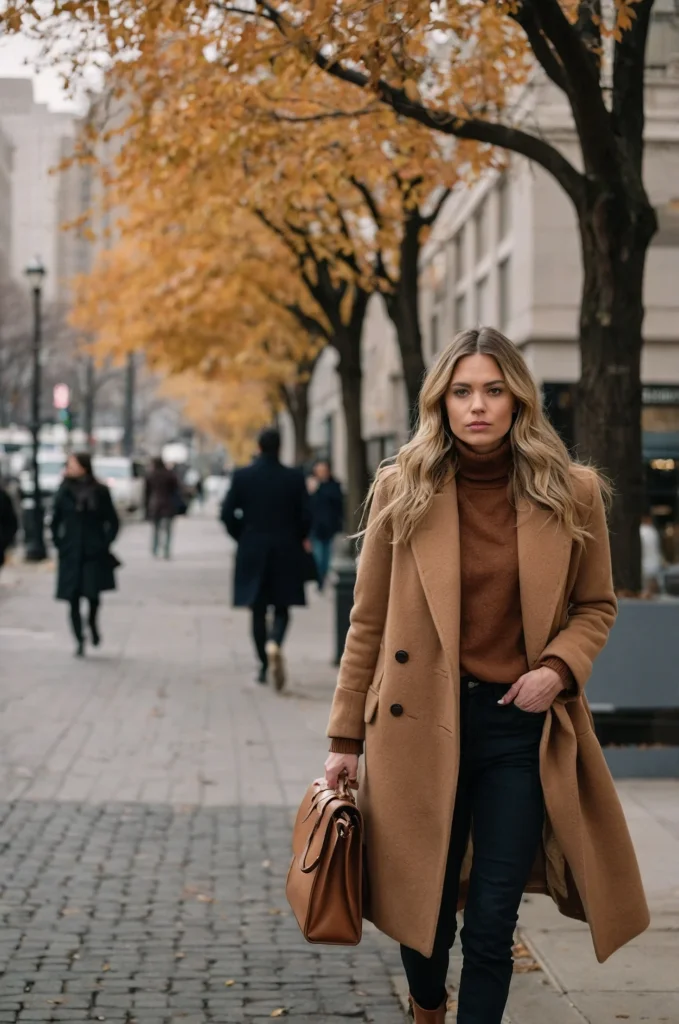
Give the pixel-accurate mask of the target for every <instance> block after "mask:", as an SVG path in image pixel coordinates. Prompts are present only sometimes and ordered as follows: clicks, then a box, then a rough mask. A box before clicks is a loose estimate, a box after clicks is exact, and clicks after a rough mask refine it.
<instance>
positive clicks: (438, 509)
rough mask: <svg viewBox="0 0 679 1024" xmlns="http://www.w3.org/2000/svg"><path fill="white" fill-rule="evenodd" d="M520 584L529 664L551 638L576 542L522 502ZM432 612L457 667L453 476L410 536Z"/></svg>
mask: <svg viewBox="0 0 679 1024" xmlns="http://www.w3.org/2000/svg"><path fill="white" fill-rule="evenodd" d="M517 530H518V534H517V538H518V555H519V587H520V592H521V615H522V619H523V632H524V640H525V644H526V655H527V658H528V664H529V665H530V666H531V668H532V667H533V666H534V665H535V663H536V662H537V660H538V658H539V657H540V655H541V654H542V652H543V650H544V648H545V646H546V644H547V641H548V639H549V634H550V630H551V627H552V623H553V620H554V616H555V613H556V609H557V605H558V603H559V601H560V599H561V596H562V593H563V587H564V583H565V581H566V577H567V574H568V566H569V563H570V556H571V548H572V542H571V539H570V537H569V536H568V535H567V534H566V533H565V531H564V530H563V529H561V527H560V526H559V525H558V524H557V523H556V521H555V520H554V519H553V517H552V516H551V514H550V513H549V512H546V511H545V510H543V509H540V508H537V507H536V506H534V505H531V504H530V503H529V502H528V501H524V502H523V503H521V504H520V506H519V508H518V509H517ZM410 543H411V546H412V550H413V554H414V557H415V562H416V564H417V571H418V573H419V576H420V580H421V582H422V587H423V589H424V592H425V596H426V598H427V604H428V605H429V611H430V613H431V616H432V619H433V620H434V625H435V626H436V631H437V633H438V635H439V639H440V641H441V645H442V647H443V649H444V651H445V654H446V658H447V660H448V662H449V665H450V668H451V669H452V671H453V672H454V673H455V674H456V673H457V672H458V670H459V651H460V524H459V518H458V512H457V487H456V484H455V479H454V478H451V479H450V480H449V481H448V482H447V483H446V485H445V486H444V488H443V490H442V491H441V492H440V493H439V494H437V495H436V496H435V497H434V499H433V501H432V504H431V506H430V508H429V510H428V512H427V514H426V516H425V517H424V519H423V520H422V522H421V523H420V524H419V526H418V528H417V530H416V531H415V533H414V534H413V537H412V539H411V542H410Z"/></svg>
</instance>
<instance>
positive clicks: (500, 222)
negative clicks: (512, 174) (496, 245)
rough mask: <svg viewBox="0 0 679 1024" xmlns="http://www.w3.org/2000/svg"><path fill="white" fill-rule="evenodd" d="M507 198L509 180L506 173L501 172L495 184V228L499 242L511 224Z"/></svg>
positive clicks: (505, 235) (504, 236)
mask: <svg viewBox="0 0 679 1024" xmlns="http://www.w3.org/2000/svg"><path fill="white" fill-rule="evenodd" d="M509 198H510V197H509V182H508V180H507V175H506V174H503V175H502V177H501V178H500V180H499V182H498V185H497V230H498V238H499V240H500V241H501V242H502V241H504V239H505V238H506V237H507V235H508V234H509V230H510V228H511V226H512V222H511V210H510V206H509Z"/></svg>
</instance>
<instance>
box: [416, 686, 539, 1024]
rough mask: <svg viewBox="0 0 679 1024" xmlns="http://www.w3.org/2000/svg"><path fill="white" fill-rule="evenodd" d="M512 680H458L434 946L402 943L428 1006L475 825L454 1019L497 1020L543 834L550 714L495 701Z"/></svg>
mask: <svg viewBox="0 0 679 1024" xmlns="http://www.w3.org/2000/svg"><path fill="white" fill-rule="evenodd" d="M507 689H508V686H505V685H503V684H499V683H483V682H475V681H474V680H470V679H463V681H462V684H461V697H460V743H461V749H460V774H459V779H458V784H457V797H456V801H455V812H454V815H453V823H452V829H451V836H450V847H449V851H448V860H447V864H446V873H445V882H444V886H443V897H442V901H441V910H440V914H439V919H438V926H437V929H436V937H435V940H434V950H433V953H432V955H431V957H424V956H422V955H421V953H418V952H416V951H415V950H413V949H410V948H408V947H406V946H401V959H402V961H403V966H404V967H405V971H406V976H407V978H408V983H409V985H410V992H411V995H412V996H413V999H414V1000H415V1002H416V1003H418V1004H419V1005H420V1006H421V1007H422V1008H423V1009H425V1010H435V1009H437V1008H438V1007H439V1006H441V1003H442V1002H443V999H444V997H445V982H446V975H447V972H448V961H449V950H450V948H451V947H452V945H453V941H454V939H455V932H456V926H457V921H456V907H457V899H458V888H459V878H460V869H461V865H462V860H463V858H464V854H465V850H466V847H467V842H468V838H469V835H470V832H471V834H472V839H473V861H472V869H471V875H470V878H469V889H468V892H467V899H466V903H465V909H464V926H463V928H462V931H461V934H460V940H461V943H462V955H463V963H462V976H461V980H460V989H459V993H458V1009H457V1021H458V1024H501V1021H502V1015H503V1012H504V1009H505V1005H506V1002H507V996H508V994H509V985H510V982H511V979H512V943H513V938H514V930H515V928H516V922H517V918H518V911H519V904H520V902H521V896H522V894H523V890H524V887H525V885H526V882H527V881H528V877H529V875H530V870H531V867H532V865H533V862H534V860H535V856H536V854H537V851H538V848H539V844H540V841H541V835H542V826H543V820H544V801H543V795H542V786H541V783H540V765H539V746H540V738H541V735H542V726H543V723H544V719H545V716H544V714H531V713H529V712H526V711H521V710H520V709H519V708H518V707H516V706H515V705H514V704H507V705H499V704H498V703H497V702H498V700H499V699H500V697H501V696H502V695H503V694H504V693H506V691H507Z"/></svg>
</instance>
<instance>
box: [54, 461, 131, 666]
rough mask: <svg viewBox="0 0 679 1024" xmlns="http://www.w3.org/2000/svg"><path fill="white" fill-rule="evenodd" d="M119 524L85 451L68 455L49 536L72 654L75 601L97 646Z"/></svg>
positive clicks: (77, 630) (111, 585) (78, 621)
mask: <svg viewBox="0 0 679 1024" xmlns="http://www.w3.org/2000/svg"><path fill="white" fill-rule="evenodd" d="M118 529H119V521H118V516H117V513H116V510H115V508H114V505H113V501H112V499H111V492H110V491H109V489H108V487H106V486H105V484H102V483H100V482H99V481H98V480H96V479H95V477H94V475H93V472H92V460H91V458H90V456H89V455H88V454H87V453H86V452H82V453H78V454H72V455H69V457H68V462H67V463H66V473H65V476H64V482H63V483H62V485H61V487H60V488H59V490H58V491H57V495H56V498H55V499H54V512H53V515H52V537H53V540H54V546H55V547H56V549H57V552H58V554H59V568H58V573H57V594H56V596H57V600H58V601H68V602H69V604H70V606H71V610H70V615H71V626H72V628H73V634H74V636H75V638H76V641H77V644H78V646H77V648H76V655H77V656H78V657H82V656H83V654H84V653H85V638H84V635H83V624H82V617H81V614H80V602H81V599H82V598H83V597H85V598H87V600H88V602H89V627H90V633H91V636H92V643H93V644H94V646H95V647H98V646H99V644H100V643H101V635H100V633H99V624H98V613H99V603H100V595H101V593H102V592H103V591H105V590H115V586H116V581H115V575H114V569H115V568H116V566H117V565H118V564H119V562H118V560H117V559H116V557H115V555H113V553H112V552H111V550H110V548H111V544H112V543H113V541H114V540H115V538H116V536H117V533H118Z"/></svg>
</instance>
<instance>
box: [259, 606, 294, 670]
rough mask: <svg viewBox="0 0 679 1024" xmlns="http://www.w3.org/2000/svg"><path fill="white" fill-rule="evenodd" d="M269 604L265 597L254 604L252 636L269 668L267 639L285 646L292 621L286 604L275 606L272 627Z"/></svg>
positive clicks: (260, 656)
mask: <svg viewBox="0 0 679 1024" xmlns="http://www.w3.org/2000/svg"><path fill="white" fill-rule="evenodd" d="M268 612H269V604H268V601H267V600H266V598H265V597H261V596H260V597H258V598H257V600H256V601H255V603H254V604H253V605H252V638H253V640H254V641H255V648H256V650H257V654H258V655H259V660H260V661H261V663H262V666H263V668H265V669H266V668H268V664H269V658H268V655H267V653H266V643H267V640H275V642H276V643H277V644H278V646H279V647H282V646H283V641H284V639H285V634H286V632H287V630H288V625H289V623H290V611H289V609H288V608H286V606H285V605H276V606H274V615H273V622H272V624H271V628H269V624H268V622H267V618H268Z"/></svg>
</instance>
